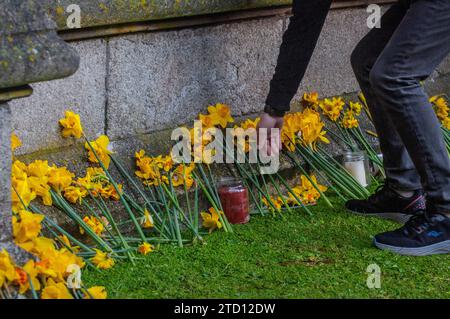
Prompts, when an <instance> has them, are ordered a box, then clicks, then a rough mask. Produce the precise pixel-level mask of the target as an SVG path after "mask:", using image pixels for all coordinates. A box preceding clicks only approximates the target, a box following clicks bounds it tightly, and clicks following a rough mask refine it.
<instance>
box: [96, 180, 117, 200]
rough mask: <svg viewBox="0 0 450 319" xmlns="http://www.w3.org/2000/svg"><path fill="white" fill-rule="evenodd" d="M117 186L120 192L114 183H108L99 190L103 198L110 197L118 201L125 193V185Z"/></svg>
mask: <svg viewBox="0 0 450 319" xmlns="http://www.w3.org/2000/svg"><path fill="white" fill-rule="evenodd" d="M117 188H118V189H119V193H117V190H116V188H115V187H114V185H113V184H108V185H106V186H104V187H103V188H101V189H100V190H99V192H100V195H101V196H102V197H103V198H106V199H108V198H109V199H112V200H115V201H118V200H119V199H120V196H121V195H122V194H123V191H122V189H123V185H122V184H117Z"/></svg>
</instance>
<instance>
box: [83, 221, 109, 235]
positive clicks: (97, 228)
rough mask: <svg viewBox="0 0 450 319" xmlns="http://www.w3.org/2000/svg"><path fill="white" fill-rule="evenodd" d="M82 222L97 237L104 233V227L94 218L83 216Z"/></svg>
mask: <svg viewBox="0 0 450 319" xmlns="http://www.w3.org/2000/svg"><path fill="white" fill-rule="evenodd" d="M83 221H84V222H85V223H86V225H88V226H89V228H90V229H92V230H93V231H94V233H96V234H97V235H99V236H101V235H102V234H103V232H104V231H105V227H104V226H103V223H102V222H101V221H100V220H98V219H97V217H95V216H85V217H84V218H83ZM80 233H81V234H82V235H83V234H84V229H83V228H81V227H80Z"/></svg>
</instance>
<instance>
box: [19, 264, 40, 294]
mask: <svg viewBox="0 0 450 319" xmlns="http://www.w3.org/2000/svg"><path fill="white" fill-rule="evenodd" d="M22 271H23V272H24V273H25V275H26V280H23V279H22V280H20V282H19V285H20V288H19V293H20V294H24V293H26V292H27V291H28V290H30V281H31V283H32V284H33V289H34V290H35V291H39V290H41V282H40V281H39V277H38V276H39V270H38V269H37V268H36V264H35V262H34V260H29V261H27V263H26V264H25V266H23V269H22ZM22 276H23V275H22Z"/></svg>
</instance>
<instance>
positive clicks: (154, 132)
mask: <svg viewBox="0 0 450 319" xmlns="http://www.w3.org/2000/svg"><path fill="white" fill-rule="evenodd" d="M366 19H367V13H366V11H365V7H359V8H346V9H339V10H333V11H332V12H331V13H330V15H329V17H328V19H327V22H326V25H325V29H324V32H323V34H322V35H321V38H320V40H319V43H318V46H317V50H316V51H315V54H314V56H313V59H312V63H311V65H310V67H309V68H308V71H307V74H306V77H305V79H304V81H303V83H302V85H301V87H300V89H299V92H303V91H305V90H306V91H311V90H315V91H318V92H319V93H320V94H321V95H322V96H330V95H335V94H343V93H351V92H356V91H357V90H358V86H357V83H356V81H355V79H354V76H353V73H352V71H351V68H350V63H349V56H350V53H351V51H352V49H353V47H354V46H355V45H356V43H357V42H358V40H359V39H361V37H362V36H363V35H364V34H365V33H366V32H368V29H367V27H366ZM287 25H288V16H276V17H266V18H259V19H250V20H245V21H238V22H232V23H223V24H220V25H212V26H203V27H201V28H185V29H177V30H171V31H159V32H148V33H136V34H129V35H122V36H116V37H110V38H98V39H91V40H84V41H76V42H71V44H72V45H73V47H74V48H75V49H76V50H77V51H78V52H79V54H80V56H81V65H80V69H79V71H78V72H77V73H76V74H75V75H73V76H72V77H70V78H67V79H64V80H58V81H54V82H50V83H43V84H37V85H34V90H35V93H34V95H33V96H31V97H30V98H27V99H23V100H17V101H13V102H12V103H11V106H12V110H13V127H14V130H15V132H16V133H17V135H18V136H20V137H21V138H22V139H23V142H24V146H23V147H22V148H21V149H20V150H19V153H20V154H30V153H35V152H37V153H35V156H37V157H42V156H43V155H42V154H43V153H45V154H46V155H45V156H50V155H49V154H61V155H62V156H64V155H67V154H68V153H70V152H68V150H69V148H70V147H71V145H70V143H71V141H68V140H63V139H61V138H60V135H59V128H58V125H57V121H58V119H59V118H61V117H62V116H63V115H64V110H66V109H72V110H74V111H76V112H78V113H80V115H81V117H82V121H83V124H84V127H85V130H86V132H87V133H88V135H89V136H91V137H93V138H94V137H96V136H97V135H99V134H101V133H106V134H108V135H109V136H110V137H111V138H112V140H113V141H114V144H115V146H116V148H117V150H118V151H119V152H121V155H123V156H125V157H129V156H131V155H132V154H133V153H134V151H135V150H136V148H138V147H146V148H147V149H151V148H152V147H158V145H159V146H161V147H164V144H167V143H166V141H167V140H162V139H163V138H168V136H169V135H168V134H165V133H162V132H164V131H165V130H170V128H173V127H175V126H177V125H180V124H186V123H187V124H188V125H192V120H193V119H194V118H195V117H196V116H197V114H198V113H199V112H201V111H204V110H205V108H206V106H207V105H208V104H211V103H217V102H223V103H227V104H229V105H231V106H232V109H233V114H234V115H235V116H246V115H252V114H256V113H258V112H259V111H260V110H261V109H262V108H263V106H264V100H265V97H266V95H267V92H268V85H269V80H270V79H271V76H272V74H273V71H274V68H275V64H276V58H277V54H278V48H279V45H280V41H281V35H282V34H283V31H284V30H285V29H286V27H287ZM449 76H450V59H447V60H446V61H445V62H444V63H443V65H442V66H441V67H440V69H439V72H437V73H436V74H435V75H434V76H433V78H432V81H433V85H430V87H431V88H433V90H435V91H436V90H438V92H444V91H445V92H447V93H448V92H450V86H449V82H448V79H449ZM43 150H46V151H45V152H42V151H43ZM32 156H33V155H32Z"/></svg>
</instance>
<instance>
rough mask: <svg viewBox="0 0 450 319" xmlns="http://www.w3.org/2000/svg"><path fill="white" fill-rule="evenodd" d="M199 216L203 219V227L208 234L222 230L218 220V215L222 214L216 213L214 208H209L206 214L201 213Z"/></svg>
mask: <svg viewBox="0 0 450 319" xmlns="http://www.w3.org/2000/svg"><path fill="white" fill-rule="evenodd" d="M200 214H201V216H202V219H203V227H205V228H207V229H208V230H209V232H210V233H212V232H213V231H214V230H216V229H221V228H222V223H221V222H220V218H219V214H222V212H217V211H216V210H215V209H214V207H211V208H210V209H209V210H208V212H201V213H200Z"/></svg>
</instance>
